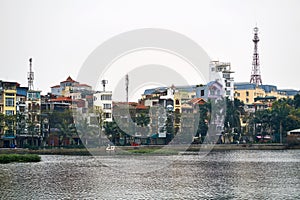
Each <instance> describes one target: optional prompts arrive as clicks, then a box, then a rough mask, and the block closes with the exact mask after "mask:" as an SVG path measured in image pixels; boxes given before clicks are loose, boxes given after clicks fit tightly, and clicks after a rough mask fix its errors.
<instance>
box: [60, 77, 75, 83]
mask: <svg viewBox="0 0 300 200" xmlns="http://www.w3.org/2000/svg"><path fill="white" fill-rule="evenodd" d="M66 82H71V83H74V82H76V81H74V80H73V79H72V78H71V76H68V78H67V79H66V80H65V81H62V82H61V83H66Z"/></svg>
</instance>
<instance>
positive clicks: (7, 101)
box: [5, 97, 15, 107]
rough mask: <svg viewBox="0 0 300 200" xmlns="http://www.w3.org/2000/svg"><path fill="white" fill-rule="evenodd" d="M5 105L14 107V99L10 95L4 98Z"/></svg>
mask: <svg viewBox="0 0 300 200" xmlns="http://www.w3.org/2000/svg"><path fill="white" fill-rule="evenodd" d="M5 106H8V107H14V106H15V99H14V98H11V97H8V98H5Z"/></svg>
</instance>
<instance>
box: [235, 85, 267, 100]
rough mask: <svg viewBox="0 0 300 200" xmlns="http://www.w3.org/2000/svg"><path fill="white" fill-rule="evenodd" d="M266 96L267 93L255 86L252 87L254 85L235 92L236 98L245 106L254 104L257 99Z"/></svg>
mask: <svg viewBox="0 0 300 200" xmlns="http://www.w3.org/2000/svg"><path fill="white" fill-rule="evenodd" d="M265 96H266V93H265V91H264V90H263V89H262V88H259V87H256V86H255V85H254V86H253V87H252V84H251V85H250V86H249V87H246V88H241V89H235V90H234V97H235V98H237V99H239V100H240V101H242V102H244V103H245V104H253V103H254V102H255V100H254V99H255V98H256V97H265Z"/></svg>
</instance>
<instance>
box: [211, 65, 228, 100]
mask: <svg viewBox="0 0 300 200" xmlns="http://www.w3.org/2000/svg"><path fill="white" fill-rule="evenodd" d="M232 73H234V72H233V71H231V66H230V63H225V62H219V61H211V62H210V64H209V80H210V81H218V82H219V83H220V84H222V85H223V88H224V95H225V97H228V98H229V99H230V100H233V99H234V78H233V77H232V76H231V74H232Z"/></svg>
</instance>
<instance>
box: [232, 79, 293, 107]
mask: <svg viewBox="0 0 300 200" xmlns="http://www.w3.org/2000/svg"><path fill="white" fill-rule="evenodd" d="M234 89H235V91H234V97H235V98H237V99H239V100H240V101H242V102H244V104H245V106H246V110H249V111H255V110H257V109H265V108H269V107H271V106H272V102H274V101H276V100H278V99H283V98H287V99H288V98H291V99H293V98H294V95H296V94H298V93H299V91H297V90H291V89H286V90H279V89H277V87H276V86H274V85H258V86H257V85H256V84H255V83H247V82H245V83H243V82H242V83H235V88H234Z"/></svg>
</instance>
